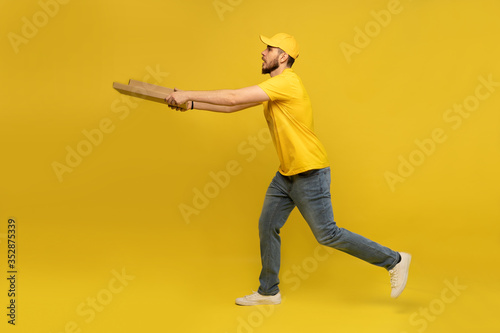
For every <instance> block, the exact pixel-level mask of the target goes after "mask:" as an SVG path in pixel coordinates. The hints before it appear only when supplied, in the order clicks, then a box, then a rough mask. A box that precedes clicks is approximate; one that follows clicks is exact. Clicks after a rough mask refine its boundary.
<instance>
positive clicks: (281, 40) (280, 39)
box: [260, 32, 299, 59]
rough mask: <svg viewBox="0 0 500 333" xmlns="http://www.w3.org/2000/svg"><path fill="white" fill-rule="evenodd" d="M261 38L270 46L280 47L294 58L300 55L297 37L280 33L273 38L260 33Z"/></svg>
mask: <svg viewBox="0 0 500 333" xmlns="http://www.w3.org/2000/svg"><path fill="white" fill-rule="evenodd" d="M260 40H261V41H262V42H263V43H264V44H266V45H269V46H273V47H279V48H280V49H282V50H283V51H285V52H286V53H288V55H289V56H290V57H292V58H293V59H297V57H298V56H299V44H298V43H297V41H296V40H295V38H294V37H293V36H291V35H289V34H285V33H282V32H281V33H279V34H276V35H274V36H273V37H271V38H268V37H266V36H262V35H260Z"/></svg>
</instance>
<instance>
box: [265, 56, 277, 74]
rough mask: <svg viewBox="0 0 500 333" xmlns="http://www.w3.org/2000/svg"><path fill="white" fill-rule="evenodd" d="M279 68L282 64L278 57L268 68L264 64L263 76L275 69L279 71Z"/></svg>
mask: <svg viewBox="0 0 500 333" xmlns="http://www.w3.org/2000/svg"><path fill="white" fill-rule="evenodd" d="M279 66H280V64H279V62H278V57H276V58H274V60H272V61H271V63H269V65H268V66H266V65H265V63H264V64H262V74H269V73H271V72H272V71H274V70H275V69H277V68H278V67H279Z"/></svg>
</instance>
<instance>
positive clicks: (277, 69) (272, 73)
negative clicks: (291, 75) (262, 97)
mask: <svg viewBox="0 0 500 333" xmlns="http://www.w3.org/2000/svg"><path fill="white" fill-rule="evenodd" d="M287 68H289V67H286V66H284V67H281V66H280V67H278V68H276V69H275V70H274V71H272V72H271V73H269V75H271V77H275V76H276V75H280V74H281V73H283V72H284V71H285V69H287Z"/></svg>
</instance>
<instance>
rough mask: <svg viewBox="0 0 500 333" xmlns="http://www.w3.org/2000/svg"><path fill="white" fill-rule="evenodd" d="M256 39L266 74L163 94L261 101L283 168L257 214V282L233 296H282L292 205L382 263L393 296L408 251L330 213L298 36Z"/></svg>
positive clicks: (208, 106) (344, 247) (221, 108)
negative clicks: (237, 84) (299, 69)
mask: <svg viewBox="0 0 500 333" xmlns="http://www.w3.org/2000/svg"><path fill="white" fill-rule="evenodd" d="M260 39H261V40H262V42H263V43H264V44H266V45H267V48H266V49H265V50H264V51H263V52H262V61H263V63H262V74H270V76H271V78H270V79H268V80H266V81H264V82H262V83H261V84H258V85H255V86H250V87H246V88H242V89H235V90H213V91H175V92H173V93H172V94H170V95H169V96H168V97H167V98H166V101H167V102H168V103H169V104H171V105H181V104H183V103H186V102H188V105H189V106H190V107H191V109H193V108H196V109H199V110H207V111H214V112H236V111H240V110H243V109H246V108H249V107H253V106H256V105H259V104H262V105H263V106H264V115H265V118H266V121H267V123H268V126H269V130H270V132H271V137H272V139H273V143H274V145H275V148H276V151H277V153H278V157H279V160H280V167H279V170H278V172H276V175H275V177H274V178H273V180H272V182H271V184H270V185H269V188H268V190H267V193H266V196H265V200H264V205H263V208H262V213H261V216H260V219H259V236H260V250H261V260H262V271H261V273H260V277H259V281H260V287H259V289H258V291H257V292H254V293H253V294H251V295H247V296H244V297H241V298H237V299H236V304H238V305H259V304H279V303H281V294H280V292H279V287H278V284H279V278H278V273H279V269H280V257H281V238H280V235H279V233H280V229H281V228H282V227H283V225H284V224H285V222H286V220H287V218H288V216H289V215H290V213H291V211H292V210H293V209H294V208H295V207H297V208H298V209H299V211H300V213H301V214H302V216H303V217H304V219H305V220H306V221H307V223H308V224H309V227H310V228H311V230H312V232H313V234H314V236H315V237H316V239H317V240H318V242H319V243H320V244H322V245H325V246H329V247H332V248H335V249H337V250H340V251H343V252H345V253H348V254H350V255H353V256H355V257H357V258H359V259H362V260H364V261H366V262H368V263H371V264H373V265H376V266H380V267H383V268H385V269H387V270H388V271H389V274H390V278H391V289H392V290H391V296H392V297H394V298H396V297H398V296H399V295H400V294H401V292H402V291H403V289H404V288H405V286H406V281H407V278H408V270H409V265H410V261H411V256H410V255H409V254H407V253H403V252H395V251H393V250H391V249H389V248H387V247H384V246H382V245H380V244H377V243H375V242H373V241H371V240H369V239H367V238H365V237H363V236H360V235H358V234H355V233H353V232H350V231H348V230H346V229H343V228H339V227H338V226H337V224H336V223H335V221H334V219H333V211H332V203H331V196H330V167H329V162H328V159H327V156H326V152H325V149H324V148H323V145H322V144H321V142H320V141H319V139H318V138H317V137H316V135H315V134H314V128H313V118H312V109H311V103H310V100H309V96H308V94H307V92H306V90H305V88H304V86H303V84H302V81H301V80H300V78H299V77H298V76H297V74H296V73H295V72H294V71H293V69H292V68H291V67H292V65H293V63H294V61H295V60H296V59H297V57H298V56H299V46H298V44H297V42H296V40H295V38H294V37H293V36H290V35H288V34H284V33H279V34H277V35H275V36H273V37H272V38H267V37H264V36H260ZM172 108H174V109H177V110H180V109H179V108H176V107H172Z"/></svg>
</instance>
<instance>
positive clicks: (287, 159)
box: [258, 68, 329, 176]
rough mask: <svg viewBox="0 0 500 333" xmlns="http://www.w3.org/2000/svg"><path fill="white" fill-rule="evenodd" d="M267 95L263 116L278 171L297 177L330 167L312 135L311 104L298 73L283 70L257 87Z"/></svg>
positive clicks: (318, 143) (321, 147) (316, 139)
mask: <svg viewBox="0 0 500 333" xmlns="http://www.w3.org/2000/svg"><path fill="white" fill-rule="evenodd" d="M258 86H259V87H260V88H261V89H262V90H264V92H265V93H266V94H267V95H268V96H269V98H270V101H268V102H264V103H263V105H264V115H265V117H266V120H267V124H268V126H269V131H270V132H271V137H272V138H273V142H274V146H275V147H276V151H277V153H278V158H279V160H280V167H279V170H278V171H279V172H280V173H281V174H282V175H284V176H291V175H296V174H298V173H301V172H305V171H308V170H312V169H321V168H326V167H327V166H329V163H328V158H327V156H326V151H325V148H324V147H323V145H322V144H321V142H320V141H319V140H318V138H317V137H316V135H315V134H314V126H313V117H312V108H311V101H310V100H309V95H308V94H307V92H306V89H305V88H304V85H303V84H302V81H301V80H300V78H299V77H298V75H297V74H295V72H294V71H293V70H292V69H291V68H287V69H285V70H284V71H283V72H282V73H281V74H280V75H277V76H275V77H272V78H270V79H268V80H266V81H264V82H262V83H260V84H259V85H258Z"/></svg>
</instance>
